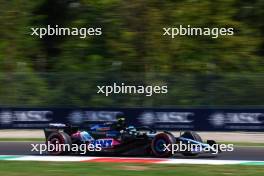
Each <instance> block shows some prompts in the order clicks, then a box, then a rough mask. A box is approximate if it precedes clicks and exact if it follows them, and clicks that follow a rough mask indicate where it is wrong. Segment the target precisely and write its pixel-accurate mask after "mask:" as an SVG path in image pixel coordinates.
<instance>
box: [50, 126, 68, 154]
mask: <svg viewBox="0 0 264 176" xmlns="http://www.w3.org/2000/svg"><path fill="white" fill-rule="evenodd" d="M46 144H47V147H48V153H49V154H51V155H63V154H67V153H69V152H70V150H71V145H72V141H71V137H70V136H69V135H68V134H67V133H64V132H59V131H58V132H53V133H51V134H50V135H49V136H48V138H47V143H46ZM49 147H50V148H49Z"/></svg>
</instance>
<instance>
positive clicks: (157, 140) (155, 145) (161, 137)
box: [151, 132, 176, 158]
mask: <svg viewBox="0 0 264 176" xmlns="http://www.w3.org/2000/svg"><path fill="white" fill-rule="evenodd" d="M175 142H176V140H175V137H174V136H173V135H172V134H170V133H166V132H164V133H159V134H157V135H156V136H155V137H154V138H153V140H152V142H151V150H152V153H153V154H154V156H156V157H161V158H165V157H171V156H172V155H173V154H172V153H173V152H172V145H173V144H175ZM165 145H166V146H167V147H165Z"/></svg>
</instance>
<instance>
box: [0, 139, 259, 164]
mask: <svg viewBox="0 0 264 176" xmlns="http://www.w3.org/2000/svg"><path fill="white" fill-rule="evenodd" d="M31 144H41V142H0V155H40V154H39V152H36V151H34V152H32V151H31V150H32V148H33V147H32V145H31ZM43 155H45V154H43ZM137 157H138V156H137ZM173 158H179V159H187V158H190V159H213V160H255V161H263V160H264V147H251V146H250V147H243V146H241V147H235V148H234V151H232V152H222V153H220V154H219V155H218V156H215V155H212V154H201V155H199V156H196V157H184V156H182V155H181V154H175V156H174V157H173Z"/></svg>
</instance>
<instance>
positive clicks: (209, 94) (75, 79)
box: [0, 0, 264, 107]
mask: <svg viewBox="0 0 264 176" xmlns="http://www.w3.org/2000/svg"><path fill="white" fill-rule="evenodd" d="M263 16H264V1H262V0H252V1H243V0H221V1H219V0H214V1H213V0H179V1H177V0H163V1H160V0H133V1H125V0H38V1H35V0H27V1H21V0H9V1H6V0H0V24H1V25H0V106H1V107H196V106H207V107H208V106H209V107H211V106H213V107H214V106H239V107H241V106H242V107H249V106H252V107H256V106H257V107H260V106H261V107H263V105H264V103H263V97H264V91H263V88H264V65H263V64H264V60H263V56H264V20H263ZM188 24H189V25H191V26H193V27H210V28H213V27H219V28H221V27H233V28H234V29H235V35H234V36H222V37H219V38H218V39H212V38H211V37H210V36H193V37H190V36H189V37H188V36H185V37H183V36H181V37H180V36H179V37H176V39H174V40H172V39H169V38H165V37H162V34H163V30H162V28H163V27H175V26H176V27H177V26H179V25H188ZM47 25H54V26H55V25H59V26H60V27H78V28H81V27H86V28H89V27H102V31H103V35H102V36H96V37H87V38H85V39H80V38H79V37H76V36H57V37H55V36H46V37H44V38H42V39H39V38H38V37H36V36H31V35H30V34H31V29H30V28H31V27H46V26H47ZM113 82H117V83H122V82H124V83H126V84H127V85H130V84H131V85H168V94H166V95H165V94H160V95H157V94H156V95H153V96H152V97H145V96H142V95H140V94H139V95H129V94H126V95H125V94H123V95H121V94H120V95H111V96H109V97H105V96H104V95H102V94H96V92H97V87H96V86H97V85H110V84H113Z"/></svg>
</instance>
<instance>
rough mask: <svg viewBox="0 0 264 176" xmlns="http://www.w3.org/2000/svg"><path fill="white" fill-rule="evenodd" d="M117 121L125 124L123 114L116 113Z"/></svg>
mask: <svg viewBox="0 0 264 176" xmlns="http://www.w3.org/2000/svg"><path fill="white" fill-rule="evenodd" d="M116 120H117V123H118V124H120V125H123V126H124V125H125V121H126V118H125V116H124V115H123V114H117V116H116Z"/></svg>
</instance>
